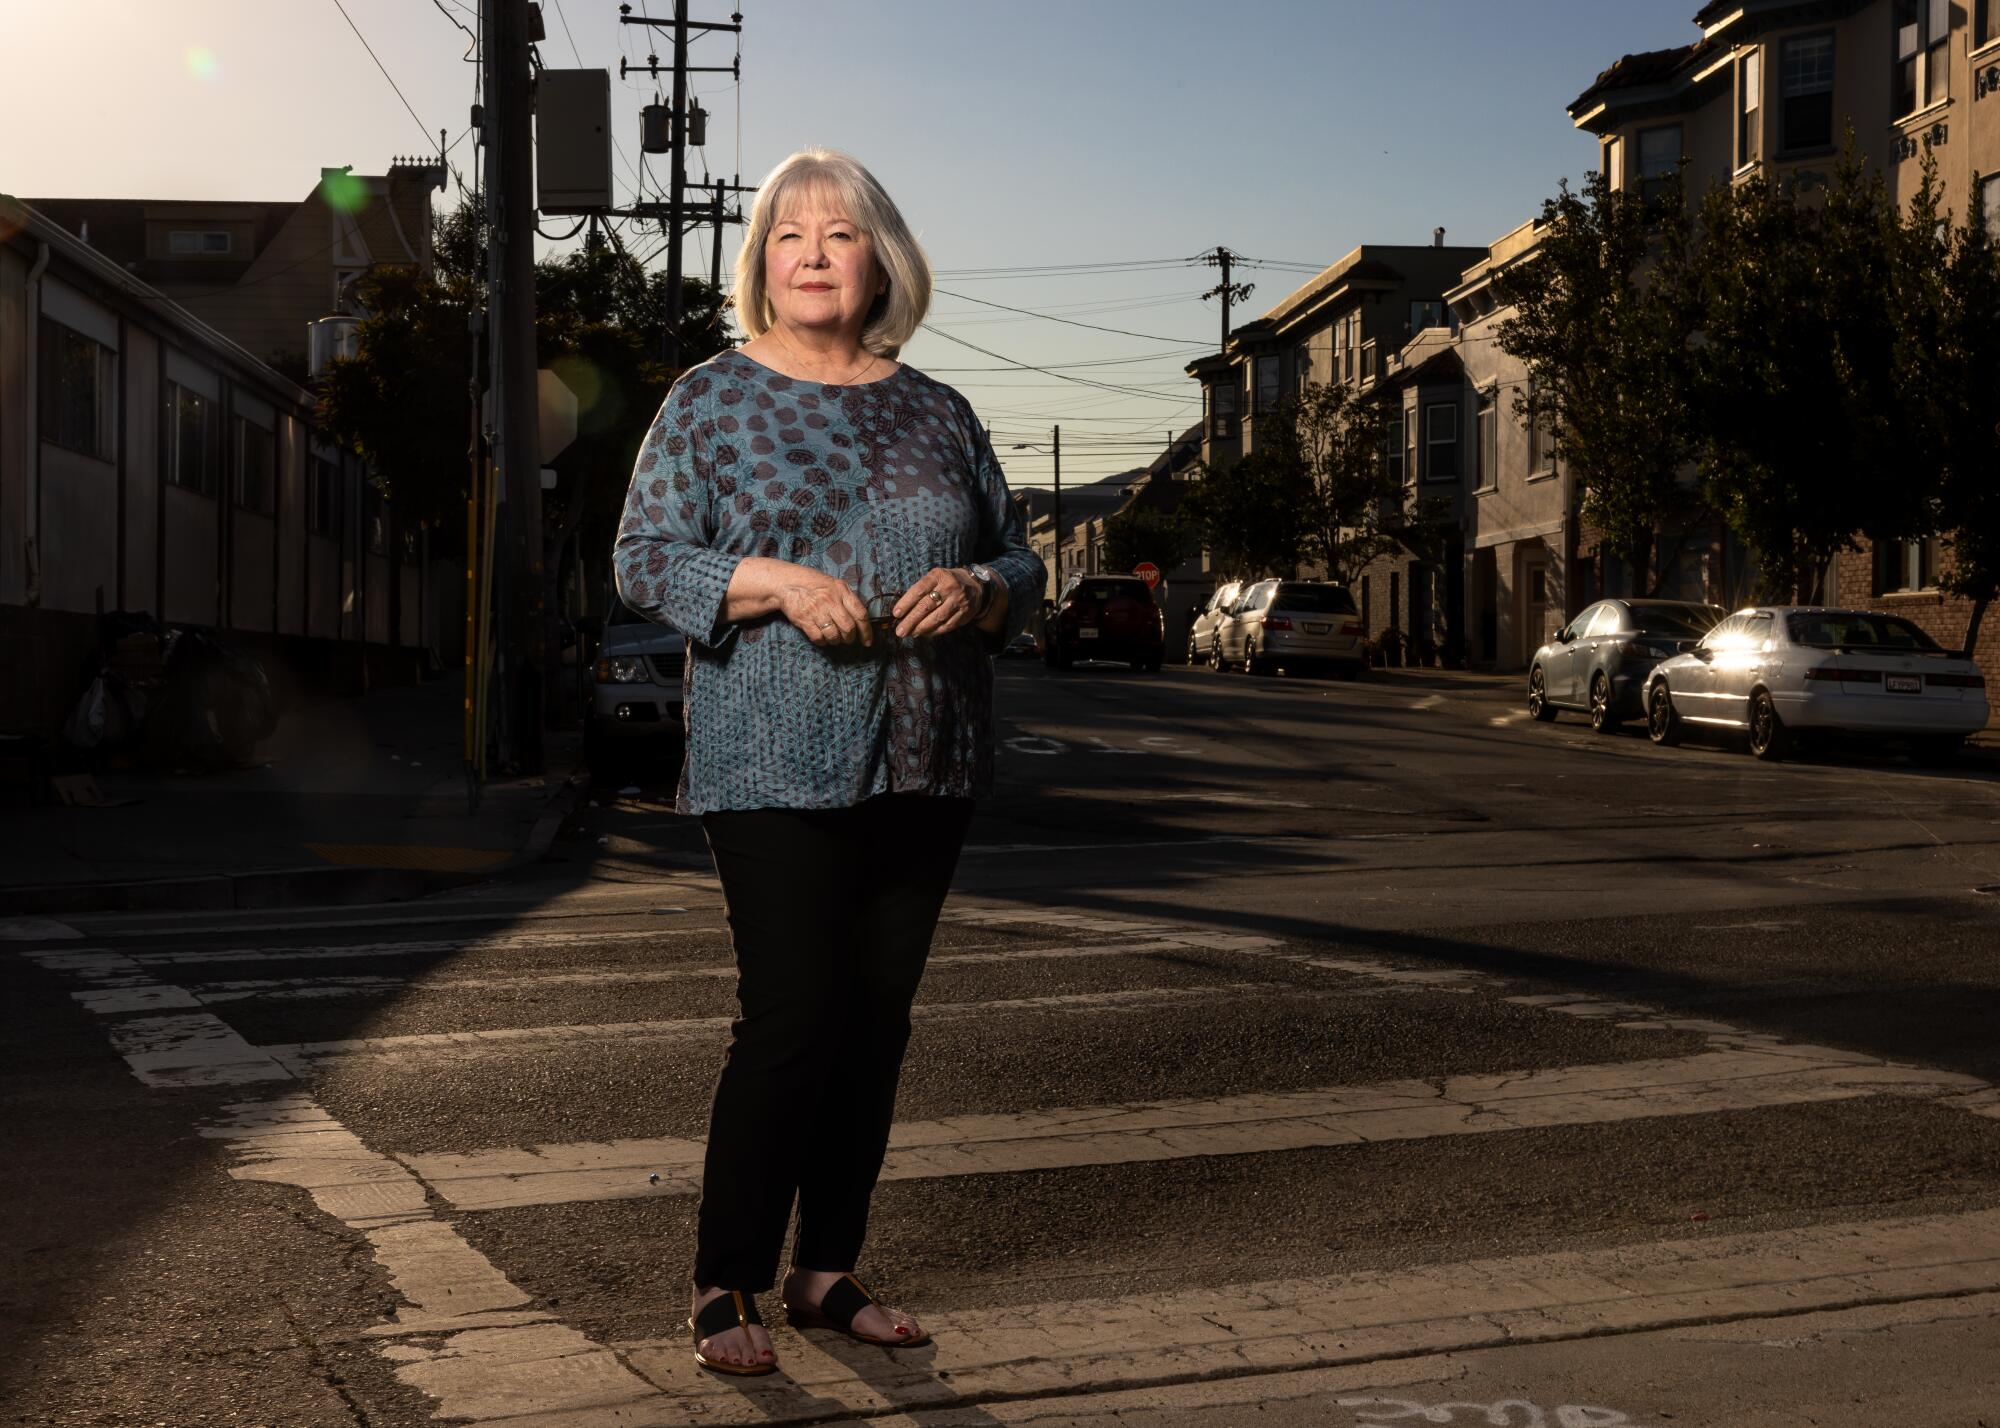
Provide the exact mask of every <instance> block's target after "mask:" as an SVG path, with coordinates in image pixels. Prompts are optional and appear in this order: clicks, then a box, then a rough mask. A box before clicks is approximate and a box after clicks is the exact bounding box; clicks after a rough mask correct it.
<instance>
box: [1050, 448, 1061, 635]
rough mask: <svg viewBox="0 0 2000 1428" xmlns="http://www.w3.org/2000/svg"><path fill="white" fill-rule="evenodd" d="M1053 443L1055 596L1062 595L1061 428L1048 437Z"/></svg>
mask: <svg viewBox="0 0 2000 1428" xmlns="http://www.w3.org/2000/svg"><path fill="white" fill-rule="evenodd" d="M1050 441H1051V442H1052V443H1053V450H1054V453H1055V467H1056V512H1055V514H1056V596H1057V598H1058V599H1060V598H1061V596H1062V588H1063V568H1062V557H1063V528H1062V428H1061V427H1057V428H1056V429H1055V434H1054V435H1053V436H1052V437H1051V438H1050Z"/></svg>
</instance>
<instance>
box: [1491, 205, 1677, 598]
mask: <svg viewBox="0 0 2000 1428" xmlns="http://www.w3.org/2000/svg"><path fill="white" fill-rule="evenodd" d="M1541 223H1542V232H1541V237H1540V241H1539V244H1538V246H1537V248H1536V251H1535V253H1534V255H1533V256H1532V257H1531V258H1530V259H1529V260H1528V261H1526V262H1523V263H1521V264H1518V265H1517V266H1515V267H1514V268H1512V269H1511V270H1509V271H1507V272H1506V273H1504V274H1503V275H1502V276H1501V278H1500V279H1499V282H1498V287H1499V290H1500V295H1501V297H1502V299H1503V300H1504V301H1506V302H1508V303H1511V304H1512V305H1513V307H1514V315H1513V316H1512V317H1510V318H1508V319H1507V320H1506V321H1504V322H1502V323H1500V324H1499V327H1498V330H1497V338H1498V341H1499V344H1500V347H1501V350H1502V351H1504V352H1506V353H1508V354H1509V355H1510V356H1513V357H1515V358H1517V359H1519V360H1520V361H1521V362H1522V363H1523V365H1524V366H1525V367H1526V368H1527V371H1528V376H1529V386H1528V387H1527V388H1524V389H1523V390H1520V391H1518V392H1516V393H1515V397H1514V409H1515V413H1516V415H1517V416H1519V417H1520V418H1521V419H1522V420H1523V421H1524V422H1527V423H1534V424H1538V425H1539V426H1540V427H1541V428H1542V429H1544V430H1548V431H1556V432H1560V433H1561V437H1562V454H1563V460H1564V461H1565V463H1566V464H1567V465H1568V467H1569V470H1570V473H1571V474H1572V476H1574V477H1575V479H1576V483H1577V487H1578V489H1579V491H1580V493H1581V506H1582V512H1583V516H1584V518H1585V519H1586V520H1588V521H1589V522H1590V523H1591V524H1593V525H1595V526H1597V527H1598V528H1599V529H1600V530H1602V531H1603V532H1604V537H1605V540H1606V543H1607V544H1609V545H1610V546H1611V548H1612V549H1614V550H1616V551H1617V552H1618V554H1619V555H1620V556H1622V557H1623V558H1624V559H1625V560H1626V562H1627V565H1628V568H1629V569H1631V570H1632V571H1633V572H1634V573H1635V575H1637V576H1638V577H1639V578H1640V579H1642V580H1645V579H1646V576H1647V573H1648V572H1649V571H1650V572H1652V580H1653V581H1657V580H1658V579H1659V578H1661V576H1662V575H1663V574H1664V572H1663V571H1656V570H1654V562H1653V560H1652V551H1653V542H1654V537H1655V535H1656V534H1657V533H1658V532H1660V531H1661V530H1662V529H1664V528H1668V527H1671V526H1673V525H1675V524H1678V523H1681V522H1684V521H1686V520H1687V519H1689V518H1690V517H1691V516H1692V515H1693V514H1694V508H1695V507H1696V506H1697V505H1698V502H1697V501H1696V500H1695V498H1694V495H1693V492H1692V490H1691V488H1690V486H1689V484H1688V483H1686V482H1685V481H1684V480H1683V472H1684V470H1685V468H1686V466H1687V463H1688V460H1689V458H1690V457H1691V456H1692V455H1693V444H1694V443H1693V430H1692V424H1691V414H1690V410H1689V388H1688V381H1687V361H1688V339H1689V336H1690V334H1691V332H1692V330H1693V326H1694V321H1695V315H1696V309H1695V306H1694V304H1693V303H1692V302H1691V301H1690V300H1689V299H1690V296H1691V294H1690V292H1689V284H1688V282H1687V280H1686V275H1687V271H1688V257H1689V223H1688V213H1687V203H1686V200H1685V196H1684V194H1683V192H1682V189H1681V186H1680V182H1679V179H1678V177H1676V178H1675V179H1674V180H1673V181H1672V182H1670V183H1669V184H1668V185H1667V186H1666V188H1665V189H1664V190H1663V191H1662V192H1660V193H1658V194H1656V195H1654V196H1653V197H1652V198H1650V199H1645V198H1641V197H1639V196H1637V195H1634V194H1631V193H1627V192H1621V191H1618V190H1614V189H1613V188H1611V186H1610V185H1609V184H1608V183H1607V182H1606V180H1605V178H1604V176H1603V175H1602V174H1598V173H1593V174H1591V175H1590V178H1589V180H1588V182H1587V183H1586V184H1585V186H1584V190H1583V192H1582V193H1580V194H1579V193H1573V192H1571V191H1570V188H1569V186H1568V184H1567V183H1564V184H1563V185H1562V186H1561V187H1560V188H1559V189H1558V191H1557V194H1556V196H1555V197H1554V198H1552V199H1550V200H1548V201H1547V202H1546V203H1544V204H1543V206H1542V217H1541ZM1648 583H1649V584H1650V583H1651V582H1648Z"/></svg>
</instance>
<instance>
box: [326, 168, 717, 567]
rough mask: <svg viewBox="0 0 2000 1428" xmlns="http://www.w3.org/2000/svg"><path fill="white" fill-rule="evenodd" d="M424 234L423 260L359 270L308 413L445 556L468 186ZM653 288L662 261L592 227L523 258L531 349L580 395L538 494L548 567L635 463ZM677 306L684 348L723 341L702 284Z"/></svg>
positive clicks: (462, 421)
mask: <svg viewBox="0 0 2000 1428" xmlns="http://www.w3.org/2000/svg"><path fill="white" fill-rule="evenodd" d="M432 234H433V236H432V255H433V268H432V271H431V272H429V273H425V272H423V271H421V270H419V269H416V268H376V269H373V270H371V271H370V272H369V273H368V275H367V276H366V277H364V278H363V279H362V281H361V282H360V284H358V285H357V288H356V296H357V300H358V302H359V304H360V306H361V308H362V310H363V312H364V313H365V314H366V316H365V317H364V318H363V320H362V322H361V325H360V330H359V333H358V338H359V343H360V355H359V356H357V357H354V358H351V359H346V360H343V361H338V362H335V363H334V364H333V367H332V369H331V370H330V371H329V373H328V374H327V377H326V381H325V385H324V387H323V388H322V390H321V396H320V403H319V417H320V422H321V424H322V426H323V427H324V428H325V429H326V430H327V432H328V433H329V434H330V435H331V436H332V437H333V438H334V439H335V440H336V441H338V442H340V443H341V444H342V445H344V446H347V447H349V448H350V449H352V450H354V451H356V452H358V453H360V454H361V455H362V456H363V457H364V458H365V459H366V460H367V461H368V464H369V467H370V470H371V471H372V472H373V475H374V479H375V480H376V482H377V483H378V484H379V485H380V486H381V487H382V488H383V490H384V492H385V493H386V494H387V495H388V496H389V497H390V498H391V499H392V500H393V501H395V503H396V505H397V507H398V509H399V510H401V511H403V512H405V513H406V514H412V515H414V516H415V517H416V518H418V519H421V520H423V521H426V522H427V523H429V524H430V525H431V527H432V529H433V530H434V531H435V532H436V535H435V536H434V538H433V540H434V543H433V549H434V550H437V551H440V552H441V553H445V554H454V555H455V554H460V553H462V552H463V548H464V547H463V537H464V525H465V502H466V498H467V493H468V491H469V488H470V474H471V468H470V461H469V457H468V445H469V442H470V439H471V413H472V398H471V392H472V383H473V381H474V372H475V367H474V359H473V351H472V342H471V338H470V331H471V324H470V318H471V317H472V315H473V314H475V313H477V312H479V311H480V310H481V309H482V308H483V307H484V305H485V283H486V222H485V218H484V215H483V214H482V213H481V211H480V210H479V208H478V206H477V205H475V204H473V203H471V202H469V201H468V202H466V203H463V204H461V205H460V206H459V207H458V208H456V209H454V210H451V211H450V212H447V213H443V214H438V215H435V216H434V218H433V229H432ZM666 291H667V289H666V278H665V276H664V275H662V274H659V273H649V272H647V271H646V270H645V268H644V266H643V265H642V264H640V263H639V262H637V261H636V260H635V259H634V258H633V257H632V256H631V255H630V254H629V253H628V252H627V251H626V250H625V249H624V248H623V246H622V245H620V244H618V243H617V241H616V240H615V238H614V239H612V240H610V241H608V242H607V241H606V240H605V239H603V238H601V237H597V236H596V235H593V241H590V242H586V244H585V245H584V247H583V248H581V249H579V250H576V251H573V252H570V253H566V254H563V255H561V256H558V257H554V258H547V259H544V260H543V261H541V262H540V263H538V264H537V265H536V268H535V303H536V318H535V345H536V355H537V359H538V361H539V363H540V364H541V365H542V366H545V367H550V368H552V369H553V370H555V371H556V373H557V374H558V375H559V376H561V377H562V378H563V380H564V382H565V383H566V384H567V385H568V386H569V387H570V388H571V389H572V390H573V391H575V392H576V394H577V439H576V441H575V442H573V443H572V444H571V446H570V447H569V448H568V449H567V450H566V451H564V452H563V453H562V454H561V455H560V456H558V457H557V458H556V460H555V462H554V466H555V469H556V471H557V472H558V481H557V485H556V488H555V489H554V490H553V491H551V492H549V493H548V494H547V496H546V497H545V498H544V500H543V517H544V523H545V528H546V530H545V533H546V535H547V536H548V552H549V555H550V560H549V562H548V568H549V569H550V570H551V571H553V570H555V569H556V567H557V565H558V564H559V563H560V562H562V561H564V560H567V559H569V558H571V557H572V555H573V553H574V552H575V551H576V550H578V549H591V548H596V549H600V550H602V551H604V552H608V551H609V549H610V543H611V539H612V532H613V528H614V527H615V524H616V521H617V518H618V511H619V508H620V505H621V503H622V500H623V496H624V491H625V485H626V482H627V481H628V480H629V478H630V476H631V472H632V462H633V460H634V458H635V457H636V456H637V453H638V448H639V444H640V442H641V441H642V440H643V439H644V437H645V432H646V427H647V425H648V424H649V423H650V421H651V420H652V417H653V414H654V413H655V411H657V410H658V407H659V403H660V401H661V399H662V397H663V396H664V395H665V393H666V389H667V386H668V384H669V381H670V379H671V377H672V376H674V375H677V374H676V373H674V372H670V371H669V370H668V369H667V367H666V366H665V365H664V363H663V362H662V360H661V357H660V352H661V348H662V345H663V343H662V339H663V337H664V334H665V313H666ZM682 314H683V315H682V321H681V332H682V339H683V343H682V350H683V351H685V352H688V353H694V354H702V355H706V354H708V353H711V352H714V351H718V350H720V349H721V348H723V347H725V346H727V345H728V344H729V342H730V340H731V339H730V334H729V328H728V321H727V313H726V310H725V304H724V301H723V298H722V295H721V294H720V293H718V292H716V291H715V290H713V289H711V288H710V287H709V286H708V284H706V283H704V282H700V281H699V280H696V279H685V280H684V281H683V285H682ZM607 558H608V557H607ZM593 564H601V562H593Z"/></svg>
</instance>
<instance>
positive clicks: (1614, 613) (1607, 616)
mask: <svg viewBox="0 0 2000 1428" xmlns="http://www.w3.org/2000/svg"><path fill="white" fill-rule="evenodd" d="M1624 623H1625V620H1624V612H1623V611H1621V610H1620V609H1619V608H1618V607H1617V606H1616V605H1614V604H1612V603H1611V602H1610V601H1609V600H1607V601H1605V602H1604V603H1603V604H1601V605H1593V606H1592V607H1591V608H1590V609H1588V610H1585V611H1584V612H1583V613H1582V614H1581V615H1578V616H1577V617H1576V624H1575V626H1574V627H1573V628H1574V629H1575V630H1576V631H1577V637H1578V638H1579V639H1596V638H1597V637H1599V636H1601V635H1615V634H1617V633H1618V627H1619V626H1620V625H1622V624H1624Z"/></svg>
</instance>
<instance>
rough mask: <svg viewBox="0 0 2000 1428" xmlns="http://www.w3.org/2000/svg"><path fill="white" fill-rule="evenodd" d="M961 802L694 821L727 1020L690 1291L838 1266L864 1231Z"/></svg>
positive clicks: (919, 800) (895, 802) (968, 810)
mask: <svg viewBox="0 0 2000 1428" xmlns="http://www.w3.org/2000/svg"><path fill="white" fill-rule="evenodd" d="M971 818H972V800H970V799H965V798H928V797H923V796H920V795H915V794H886V795H882V796H880V797H877V798H872V799H870V800H868V801H867V802H866V803H863V804H860V805H859V806H857V807H854V808H837V809H824V810H798V809H785V808H759V809H753V810H749V811H745V812H728V813H709V814H704V815H703V816H702V820H701V822H702V828H703V830H704V831H705V832H706V833H707V835H708V846H709V849H710V851H711V852H712V853H713V854H714V855H715V870H716V872H717V874H719V875H720V877H721V879H722V895H723V899H724V901H725V902H726V903H727V905H728V909H729V930H730V934H731V938H732V940H733V941H734V943H735V947H736V974H737V981H736V998H737V1001H738V1003H739V1004H740V1005H741V1008H742V1014H741V1015H740V1016H739V1017H738V1018H737V1020H736V1022H735V1024H734V1026H733V1027H732V1032H733V1039H732V1040H731V1042H730V1046H729V1056H728V1060H727V1061H726V1062H725V1063H724V1064H723V1068H722V1078H721V1081H720V1083H719V1084H718V1085H717V1086H716V1090H715V1109H714V1111H713V1113H712V1115H711V1117H710V1120H709V1128H708V1155H707V1159H706V1161H705V1163H704V1165H703V1167H702V1187H701V1210H700V1216H699V1227H698V1230H697V1233H696V1245H695V1261H694V1280H695V1283H696V1284H697V1285H699V1286H701V1287H703V1288H709V1287H714V1286H719V1287H722V1288H726V1289H742V1290H746V1291H750V1292H757V1291H761V1290H765V1289H769V1288H770V1287H771V1285H772V1283H773V1281H774V1280H775V1279H776V1277H777V1268H778V1256H779V1253H780V1251H781V1250H782V1249H783V1248H784V1239H785V1225H786V1222H787V1221H788V1220H789V1219H790V1218H791V1212H792V1199H793V1197H794V1195H796V1196H797V1198H798V1206H799V1233H798V1240H797V1243H796V1245H795V1246H794V1250H793V1262H794V1263H795V1264H797V1265H798V1266H799V1267H800V1268H801V1269H821V1270H851V1269H853V1268H854V1267H855V1264H856V1260H857V1259H858V1258H859V1256H860V1253H861V1241H862V1238H863V1236H864V1235H865V1234H866V1233H867V1229H868V1200H869V1196H870V1195H871V1194H873V1193H874V1189H875V1179H876V1176H877V1175H879V1174H880V1173H881V1170H882V1156H883V1154H884V1152H885V1151H886V1150H887V1148H888V1144H889V1124H890V1120H891V1119H892V1117H893V1116H894V1114H895V1108H896V1081H897V1078H898V1076H899V1075H900V1074H901V1072H902V1067H903V1051H904V1048H905V1047H906V1046H907V1045H908V1044H909V1039H910V1003H911V1002H912V1001H913V1000H914V999H915V997H916V994H917V982H918V980H919V979H920V978H921V977H922V976H923V971H924V959H925V958H926V957H927V956H928V955H929V953H930V946H931V936H932V934H933V933H934V932H935V931H936V930H937V920H938V913H939V911H940V910H941V909H942V908H943V906H944V899H945V893H946V891H947V890H948V889H949V887H950V886H951V877H952V872H953V870H954V869H955V868H956V867H957V865H958V852H959V848H960V846H961V845H962V844H963V842H964V841H965V829H966V825H967V824H968V823H969V822H970V821H971Z"/></svg>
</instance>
